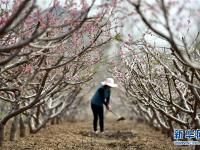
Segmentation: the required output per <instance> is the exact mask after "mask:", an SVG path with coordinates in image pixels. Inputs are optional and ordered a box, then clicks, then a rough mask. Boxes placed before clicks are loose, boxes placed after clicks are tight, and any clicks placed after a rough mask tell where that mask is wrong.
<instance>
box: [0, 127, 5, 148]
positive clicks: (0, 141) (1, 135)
mask: <svg viewBox="0 0 200 150" xmlns="http://www.w3.org/2000/svg"><path fill="white" fill-rule="evenodd" d="M3 140H4V125H3V124H2V123H0V147H2V146H3Z"/></svg>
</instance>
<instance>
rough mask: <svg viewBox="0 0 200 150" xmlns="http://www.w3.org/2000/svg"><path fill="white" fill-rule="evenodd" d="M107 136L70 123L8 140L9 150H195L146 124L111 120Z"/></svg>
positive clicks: (75, 123) (90, 128) (81, 124)
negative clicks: (174, 143)
mask: <svg viewBox="0 0 200 150" xmlns="http://www.w3.org/2000/svg"><path fill="white" fill-rule="evenodd" d="M105 130H106V131H105V133H104V134H103V135H102V134H97V135H96V134H94V133H93V132H92V123H91V121H88V122H74V123H70V122H66V123H62V124H59V125H52V126H47V127H46V128H45V129H42V130H41V131H40V132H39V133H37V134H31V135H27V136H26V137H25V138H20V139H18V140H17V141H15V142H10V141H5V144H4V149H5V150H191V149H192V148H193V147H191V146H190V147H186V146H175V145H173V143H172V142H171V140H170V139H169V138H167V137H165V136H164V135H163V134H161V133H160V132H159V131H155V130H154V129H152V128H150V127H149V126H147V125H145V124H141V123H140V124H138V123H135V122H132V121H121V122H115V121H109V122H106V123H105Z"/></svg>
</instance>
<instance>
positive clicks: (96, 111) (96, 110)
mask: <svg viewBox="0 0 200 150" xmlns="http://www.w3.org/2000/svg"><path fill="white" fill-rule="evenodd" d="M91 107H92V112H93V116H94V120H93V128H94V131H97V121H98V119H99V126H100V131H101V132H103V131H104V116H103V106H98V105H95V104H91Z"/></svg>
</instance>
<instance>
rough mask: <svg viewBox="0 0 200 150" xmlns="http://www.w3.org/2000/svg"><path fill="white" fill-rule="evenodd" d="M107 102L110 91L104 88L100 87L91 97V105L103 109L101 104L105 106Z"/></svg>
mask: <svg viewBox="0 0 200 150" xmlns="http://www.w3.org/2000/svg"><path fill="white" fill-rule="evenodd" d="M105 99H106V101H105ZM109 101H110V89H108V88H106V87H105V86H101V87H100V88H98V89H97V91H96V92H95V94H94V96H93V97H92V100H91V103H92V104H95V105H98V106H102V107H103V104H104V105H106V106H107V105H108V104H109Z"/></svg>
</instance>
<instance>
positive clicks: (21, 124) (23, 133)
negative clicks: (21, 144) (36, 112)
mask: <svg viewBox="0 0 200 150" xmlns="http://www.w3.org/2000/svg"><path fill="white" fill-rule="evenodd" d="M19 129H20V134H19V135H20V137H25V136H26V127H25V124H24V121H23V119H22V116H21V115H20V120H19Z"/></svg>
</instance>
